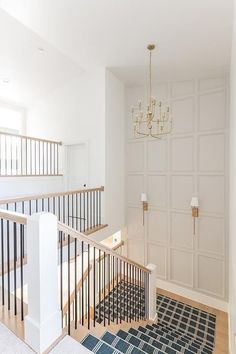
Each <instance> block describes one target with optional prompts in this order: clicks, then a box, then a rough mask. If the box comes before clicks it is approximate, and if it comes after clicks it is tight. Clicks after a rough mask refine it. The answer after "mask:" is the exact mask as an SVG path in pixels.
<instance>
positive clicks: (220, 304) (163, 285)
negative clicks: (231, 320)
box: [157, 279, 229, 313]
mask: <svg viewBox="0 0 236 354" xmlns="http://www.w3.org/2000/svg"><path fill="white" fill-rule="evenodd" d="M157 288H160V289H163V290H166V291H170V292H171V293H175V294H177V295H180V296H183V297H186V298H188V299H190V300H193V301H197V302H200V303H201V304H203V305H207V306H210V307H213V308H215V309H217V310H221V311H224V312H227V313H228V312H229V304H228V302H227V301H224V300H220V299H216V298H214V297H211V296H208V295H205V294H201V293H199V292H197V291H194V290H191V289H187V288H183V287H182V286H179V285H176V284H173V283H170V282H168V281H166V280H162V279H158V280H157Z"/></svg>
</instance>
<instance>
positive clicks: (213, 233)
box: [197, 216, 225, 255]
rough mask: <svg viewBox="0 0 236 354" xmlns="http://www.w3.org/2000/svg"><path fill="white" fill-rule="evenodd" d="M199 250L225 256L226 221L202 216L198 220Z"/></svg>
mask: <svg viewBox="0 0 236 354" xmlns="http://www.w3.org/2000/svg"><path fill="white" fill-rule="evenodd" d="M197 222H198V250H199V251H202V252H210V253H211V252H212V253H216V254H219V255H223V254H224V242H225V241H224V240H225V232H224V219H223V218H214V217H210V216H209V217H208V216H201V217H199V219H198V221H197Z"/></svg>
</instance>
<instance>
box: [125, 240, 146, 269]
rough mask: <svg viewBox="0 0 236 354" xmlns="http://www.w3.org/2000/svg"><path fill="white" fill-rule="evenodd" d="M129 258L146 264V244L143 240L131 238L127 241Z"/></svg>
mask: <svg viewBox="0 0 236 354" xmlns="http://www.w3.org/2000/svg"><path fill="white" fill-rule="evenodd" d="M127 248H128V258H130V259H131V260H132V261H134V262H137V263H139V264H142V265H144V263H145V251H144V250H145V246H144V242H143V241H139V240H129V239H128V241H127Z"/></svg>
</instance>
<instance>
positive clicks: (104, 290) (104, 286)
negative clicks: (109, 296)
mask: <svg viewBox="0 0 236 354" xmlns="http://www.w3.org/2000/svg"><path fill="white" fill-rule="evenodd" d="M105 264H106V253H105V252H103V324H104V326H106V306H105V298H106V266H105Z"/></svg>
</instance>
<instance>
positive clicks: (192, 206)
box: [190, 197, 199, 235]
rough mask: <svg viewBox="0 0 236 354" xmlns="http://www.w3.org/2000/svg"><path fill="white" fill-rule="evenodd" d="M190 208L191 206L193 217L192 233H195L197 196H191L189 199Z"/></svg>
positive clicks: (197, 211) (197, 207) (197, 214)
mask: <svg viewBox="0 0 236 354" xmlns="http://www.w3.org/2000/svg"><path fill="white" fill-rule="evenodd" d="M190 205H191V208H192V217H193V234H194V235H195V233H196V232H195V231H196V222H195V220H196V218H198V216H199V201H198V198H197V197H192V199H191V204H190Z"/></svg>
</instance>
